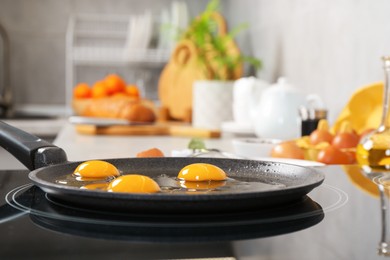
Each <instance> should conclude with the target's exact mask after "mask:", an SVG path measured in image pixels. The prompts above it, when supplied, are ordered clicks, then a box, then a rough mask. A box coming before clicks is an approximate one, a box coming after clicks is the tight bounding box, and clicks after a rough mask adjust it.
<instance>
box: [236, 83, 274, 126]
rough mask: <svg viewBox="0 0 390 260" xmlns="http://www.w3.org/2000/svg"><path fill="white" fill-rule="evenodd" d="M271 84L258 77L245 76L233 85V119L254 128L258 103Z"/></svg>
mask: <svg viewBox="0 0 390 260" xmlns="http://www.w3.org/2000/svg"><path fill="white" fill-rule="evenodd" d="M270 85H271V84H269V83H268V82H266V81H264V80H261V79H258V78H256V77H253V76H251V77H243V78H240V79H238V80H236V81H235V82H234V85H233V105H232V110H233V119H234V122H235V123H237V124H239V125H242V126H248V127H249V128H253V118H254V115H255V112H256V107H257V104H258V102H259V100H260V97H261V95H262V93H263V92H264V90H266V89H267V88H268V87H269V86H270Z"/></svg>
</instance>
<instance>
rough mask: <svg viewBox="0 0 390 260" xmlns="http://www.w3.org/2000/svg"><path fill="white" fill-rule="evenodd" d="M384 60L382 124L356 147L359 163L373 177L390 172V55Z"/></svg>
mask: <svg viewBox="0 0 390 260" xmlns="http://www.w3.org/2000/svg"><path fill="white" fill-rule="evenodd" d="M382 60H383V69H384V72H385V75H384V76H385V78H384V79H385V81H384V90H383V113H382V118H381V124H380V126H379V127H378V128H377V129H376V130H374V131H372V132H371V133H369V134H368V135H366V136H365V138H363V139H362V140H361V142H360V144H359V145H358V146H357V149H356V159H357V162H358V164H359V165H360V167H361V168H362V170H363V171H364V172H365V173H366V174H367V175H368V177H371V178H375V176H378V175H383V174H385V173H390V111H389V109H390V100H389V99H390V86H389V85H390V82H389V80H390V56H385V57H383V58H382ZM362 105H364V104H362Z"/></svg>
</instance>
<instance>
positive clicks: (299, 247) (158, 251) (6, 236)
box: [0, 123, 382, 260]
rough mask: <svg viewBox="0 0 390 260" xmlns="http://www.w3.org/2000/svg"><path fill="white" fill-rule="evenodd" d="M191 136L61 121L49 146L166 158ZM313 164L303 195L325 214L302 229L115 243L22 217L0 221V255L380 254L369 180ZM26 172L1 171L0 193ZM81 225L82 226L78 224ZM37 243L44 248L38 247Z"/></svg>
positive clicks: (227, 144)
mask: <svg viewBox="0 0 390 260" xmlns="http://www.w3.org/2000/svg"><path fill="white" fill-rule="evenodd" d="M189 139H190V138H184V137H167V136H88V135H80V134H78V133H77V132H76V131H75V129H74V126H72V125H70V124H68V123H65V125H64V126H63V127H62V129H61V131H60V132H59V134H58V136H57V138H56V139H55V140H54V143H55V144H56V145H57V146H59V147H61V148H63V149H64V150H65V151H66V153H67V155H68V158H69V160H71V161H78V160H88V159H99V158H100V159H103V158H117V157H134V156H135V155H136V153H137V152H139V151H141V150H145V149H149V148H151V147H158V148H160V149H161V150H162V151H163V152H164V153H165V154H167V155H170V152H171V151H172V150H181V149H184V148H186V146H187V144H188V142H189ZM205 141H206V145H207V146H208V147H210V148H218V149H221V150H224V151H228V152H231V151H233V147H232V144H231V139H230V138H229V137H222V138H220V139H206V140H205ZM316 169H317V170H319V171H322V172H323V173H324V174H325V176H326V177H325V181H324V183H323V184H322V185H321V186H320V187H318V188H316V189H314V190H313V191H312V192H310V193H309V194H308V196H309V197H310V198H311V199H312V200H314V201H315V202H316V203H318V204H319V205H320V206H321V207H322V209H323V211H324V214H325V215H324V218H323V219H322V220H321V221H319V223H316V224H314V225H313V226H311V227H308V228H305V229H302V230H300V231H295V232H294V231H289V232H287V233H285V234H279V235H273V236H270V237H262V238H256V237H252V238H248V239H238V240H235V239H232V240H231V241H226V240H225V241H209V242H169V241H153V242H145V241H134V239H132V240H131V241H126V240H125V239H121V241H116V240H115V239H107V238H104V234H102V235H103V236H102V237H103V238H99V235H98V234H94V236H93V237H88V238H87V237H86V235H85V234H84V235H83V236H81V237H80V236H78V235H75V234H73V235H72V234H71V235H69V234H67V233H66V232H65V234H63V233H62V232H61V231H58V230H57V231H56V232H53V231H52V230H50V229H51V228H50V226H49V227H48V226H46V228H44V229H42V228H41V227H39V225H38V226H37V225H34V224H32V223H31V220H30V218H29V217H28V214H27V215H24V216H22V217H19V218H17V219H14V220H12V219H11V220H8V221H2V222H0V223H1V224H0V232H1V233H2V236H1V237H0V244H1V245H2V246H4V248H6V249H7V250H2V251H1V252H0V256H4V257H5V258H6V259H8V258H7V257H9V258H12V257H16V258H18V257H19V258H23V257H26V256H27V255H28V256H36V257H37V258H38V257H43V258H44V257H45V256H46V257H47V258H50V259H66V258H67V257H71V258H72V259H92V258H93V259H109V258H110V257H111V259H112V258H115V257H116V258H127V259H159V258H164V259H178V258H191V257H231V258H228V259H244V260H252V259H253V260H254V259H272V260H273V259H277V260H279V259H293V260H294V259H299V260H305V259H320V260H321V259H324V260H325V259H326V260H328V259H358V260H359V259H361V260H366V259H382V257H380V256H378V255H377V245H378V242H379V239H380V204H379V199H378V196H377V194H376V193H375V187H374V189H373V187H372V185H373V184H372V183H371V182H370V181H369V180H368V179H364V176H363V177H362V176H360V175H361V173H360V171H359V169H358V168H357V167H356V166H349V167H344V166H340V165H336V166H324V167H317V168H316ZM18 174H19V175H18ZM4 176H7V177H4ZM22 176H23V178H22ZM26 176H27V174H26V172H19V173H17V174H15V173H14V172H12V173H11V172H7V171H0V177H1V179H2V180H3V185H2V186H1V187H0V193H1V194H2V195H3V196H4V194H6V192H7V191H8V190H10V189H12V188H14V186H12V185H16V182H18V183H19V184H18V185H21V184H23V183H28V179H27V177H26ZM355 177H360V180H361V181H359V182H356V179H359V178H355ZM11 180H14V182H11ZM10 183H12V185H11V184H10ZM7 185H8V186H7ZM291 225H293V224H291ZM80 229H81V230H80V231H83V230H82V229H83V228H82V227H80ZM54 230H55V229H54ZM81 233H83V232H81ZM232 235H234V234H232ZM20 245H22V247H20ZM40 245H41V246H40ZM42 247H45V248H46V249H45V250H41V249H40V248H42ZM20 248H23V250H20ZM80 252H82V253H80ZM105 257H106V258H105Z"/></svg>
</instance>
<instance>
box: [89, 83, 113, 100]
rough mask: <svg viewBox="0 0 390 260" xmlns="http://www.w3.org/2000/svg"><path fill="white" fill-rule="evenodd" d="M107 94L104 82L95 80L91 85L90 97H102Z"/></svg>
mask: <svg viewBox="0 0 390 260" xmlns="http://www.w3.org/2000/svg"><path fill="white" fill-rule="evenodd" d="M107 96H109V92H108V90H107V87H106V84H105V82H104V81H97V82H95V84H94V85H93V86H92V97H93V98H102V97H107Z"/></svg>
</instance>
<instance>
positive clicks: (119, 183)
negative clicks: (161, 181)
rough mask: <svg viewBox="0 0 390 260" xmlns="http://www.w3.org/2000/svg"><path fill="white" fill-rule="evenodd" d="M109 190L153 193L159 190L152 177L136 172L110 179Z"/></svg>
mask: <svg viewBox="0 0 390 260" xmlns="http://www.w3.org/2000/svg"><path fill="white" fill-rule="evenodd" d="M107 190H108V191H111V192H130V193H133V192H134V193H155V192H159V191H161V189H160V186H159V185H158V184H157V182H155V181H154V180H153V179H151V178H149V177H147V176H144V175H138V174H128V175H123V176H120V177H118V178H116V179H115V180H113V181H111V182H110V184H109V185H108V188H107Z"/></svg>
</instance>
